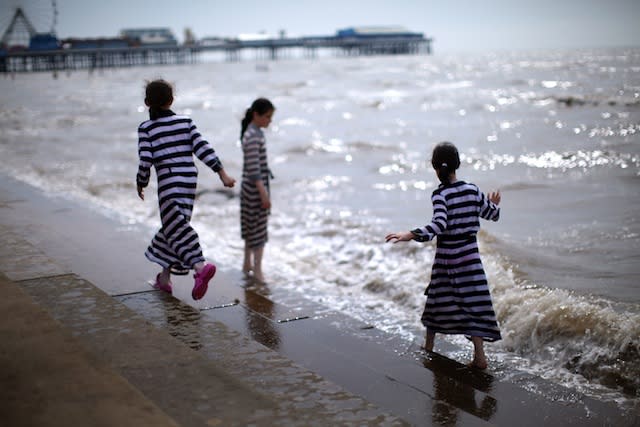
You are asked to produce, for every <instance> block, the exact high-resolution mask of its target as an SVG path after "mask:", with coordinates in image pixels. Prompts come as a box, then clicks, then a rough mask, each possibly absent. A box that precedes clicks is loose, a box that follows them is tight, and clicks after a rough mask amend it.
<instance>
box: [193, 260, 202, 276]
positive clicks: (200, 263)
mask: <svg viewBox="0 0 640 427" xmlns="http://www.w3.org/2000/svg"><path fill="white" fill-rule="evenodd" d="M203 268H204V262H199V263H197V264H195V265H194V266H193V269H194V270H195V271H196V273H200V271H202V269H203Z"/></svg>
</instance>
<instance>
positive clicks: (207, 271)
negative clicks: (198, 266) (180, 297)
mask: <svg viewBox="0 0 640 427" xmlns="http://www.w3.org/2000/svg"><path fill="white" fill-rule="evenodd" d="M215 274H216V266H215V265H213V264H206V265H205V266H204V267H203V268H202V270H201V271H200V273H196V274H194V275H193V277H194V279H196V283H195V284H194V285H193V290H192V291H191V297H192V298H193V299H194V300H199V299H201V298H202V297H203V296H204V294H206V293H207V289H208V288H209V280H211V278H212V277H213V276H214V275H215Z"/></svg>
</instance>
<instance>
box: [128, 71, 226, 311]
mask: <svg viewBox="0 0 640 427" xmlns="http://www.w3.org/2000/svg"><path fill="white" fill-rule="evenodd" d="M144 102H145V104H146V105H147V106H148V107H149V120H147V121H145V122H143V123H141V124H140V126H139V127H138V156H139V164H138V174H137V176H136V183H137V187H138V196H139V197H140V199H142V200H144V188H145V187H146V186H147V185H148V184H149V178H150V176H151V166H153V167H155V169H156V175H157V179H158V203H159V206H160V219H161V221H162V227H161V228H160V230H159V231H158V232H157V233H156V235H155V236H154V237H153V239H152V240H151V244H150V245H149V247H148V248H147V250H146V252H145V256H146V257H147V258H148V259H149V260H150V261H152V262H155V263H157V264H160V266H161V267H162V272H161V273H159V274H158V275H157V277H156V282H155V285H154V286H155V287H156V288H158V289H161V290H163V291H165V292H168V293H172V290H173V289H172V287H171V285H172V284H171V272H172V271H173V272H174V273H176V274H180V273H183V274H186V272H188V271H189V270H190V269H194V270H195V275H194V276H193V277H194V279H195V283H194V286H193V290H192V291H191V296H192V297H193V299H194V300H198V299H201V298H202V297H203V296H204V294H205V293H206V292H207V288H208V285H209V281H210V280H211V278H212V277H213V275H214V274H215V273H216V266H215V265H213V264H209V263H206V262H205V259H204V256H203V255H202V249H201V247H200V241H199V240H198V233H196V231H195V230H194V229H193V228H192V227H191V224H190V220H191V213H192V211H193V203H194V201H195V194H196V185H197V181H198V169H197V167H196V165H195V163H194V161H193V154H195V155H196V156H197V157H198V158H199V159H200V160H202V162H204V163H205V164H206V165H207V166H208V167H210V168H211V169H213V171H214V172H216V173H217V174H218V175H219V176H220V180H222V183H223V184H224V186H225V187H233V186H234V184H235V180H234V179H233V178H231V177H229V176H228V175H227V174H226V172H225V170H224V169H223V167H222V163H221V162H220V159H219V158H218V156H217V155H216V153H215V151H214V150H213V148H211V146H210V145H209V143H208V142H207V141H205V140H204V139H203V138H202V136H201V135H200V133H199V132H198V129H197V128H196V125H195V124H194V123H193V121H192V120H191V119H190V118H189V117H186V116H180V115H177V114H175V113H174V112H173V111H171V110H170V107H171V104H172V103H173V89H172V87H171V85H170V84H169V83H167V82H165V81H164V80H155V81H152V82H150V83H149V84H147V87H146V90H145V100H144Z"/></svg>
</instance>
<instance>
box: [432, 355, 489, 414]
mask: <svg viewBox="0 0 640 427" xmlns="http://www.w3.org/2000/svg"><path fill="white" fill-rule="evenodd" d="M422 363H423V365H424V367H425V368H427V369H429V370H430V371H432V372H433V392H434V399H433V408H432V421H433V423H434V425H439V426H447V427H448V426H456V425H459V420H458V418H459V414H460V411H464V412H467V413H469V414H472V415H475V416H476V417H478V418H481V419H483V420H485V421H490V420H491V418H492V417H493V416H494V415H495V413H496V410H497V408H498V402H497V400H496V399H494V398H493V397H491V396H490V395H489V393H491V391H492V389H493V376H491V375H489V374H486V373H484V372H481V371H478V370H476V369H471V368H467V367H464V366H461V365H460V364H458V363H456V362H454V361H452V360H450V359H447V358H445V357H443V356H440V355H438V354H437V353H431V352H428V353H427V354H426V355H425V356H424V357H423V360H422Z"/></svg>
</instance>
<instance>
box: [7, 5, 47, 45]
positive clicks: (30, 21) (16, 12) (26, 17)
mask: <svg viewBox="0 0 640 427" xmlns="http://www.w3.org/2000/svg"><path fill="white" fill-rule="evenodd" d="M56 3H57V2H56V0H2V1H0V35H1V36H2V45H4V46H15V45H22V46H28V45H29V40H30V39H31V37H33V36H34V35H35V34H42V33H46V34H55V32H56V24H57V23H58V6H57V4H56Z"/></svg>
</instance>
